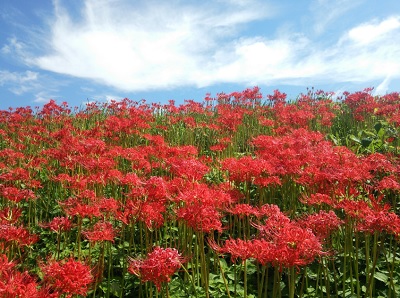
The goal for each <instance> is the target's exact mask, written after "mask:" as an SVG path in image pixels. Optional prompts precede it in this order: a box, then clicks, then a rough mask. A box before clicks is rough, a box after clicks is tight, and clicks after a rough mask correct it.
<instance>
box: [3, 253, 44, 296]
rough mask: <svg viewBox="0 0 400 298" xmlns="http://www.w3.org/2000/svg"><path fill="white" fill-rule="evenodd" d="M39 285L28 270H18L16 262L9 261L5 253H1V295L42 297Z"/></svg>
mask: <svg viewBox="0 0 400 298" xmlns="http://www.w3.org/2000/svg"><path fill="white" fill-rule="evenodd" d="M37 287H38V284H37V283H36V280H35V278H33V277H32V276H30V275H29V273H28V272H26V271H24V272H20V271H18V270H16V269H15V263H14V262H10V261H8V259H7V257H6V256H5V255H0V297H4V298H15V297H21V298H35V297H40V296H39V292H38V290H37ZM49 297H51V296H49Z"/></svg>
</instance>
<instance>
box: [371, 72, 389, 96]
mask: <svg viewBox="0 0 400 298" xmlns="http://www.w3.org/2000/svg"><path fill="white" fill-rule="evenodd" d="M390 81H391V75H388V76H387V77H386V78H385V79H384V80H383V81H382V83H380V84H379V85H378V87H376V89H375V90H374V95H385V94H386V93H387V92H388V90H389V84H390Z"/></svg>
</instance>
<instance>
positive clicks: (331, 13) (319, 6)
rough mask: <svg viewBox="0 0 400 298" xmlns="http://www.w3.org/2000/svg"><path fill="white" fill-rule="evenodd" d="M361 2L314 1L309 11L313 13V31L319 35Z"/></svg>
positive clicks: (354, 0) (339, 0)
mask: <svg viewBox="0 0 400 298" xmlns="http://www.w3.org/2000/svg"><path fill="white" fill-rule="evenodd" d="M362 2H363V1H362V0H336V1H331V0H314V1H312V4H311V7H310V10H311V12H312V13H313V18H314V19H313V21H314V26H313V28H314V31H315V33H317V34H321V33H323V32H324V31H325V29H326V27H327V26H329V25H330V24H331V23H333V22H334V21H335V20H337V19H338V18H340V17H341V16H343V15H344V14H345V13H347V12H348V11H350V10H352V9H354V8H356V7H357V6H359V5H361V4H362Z"/></svg>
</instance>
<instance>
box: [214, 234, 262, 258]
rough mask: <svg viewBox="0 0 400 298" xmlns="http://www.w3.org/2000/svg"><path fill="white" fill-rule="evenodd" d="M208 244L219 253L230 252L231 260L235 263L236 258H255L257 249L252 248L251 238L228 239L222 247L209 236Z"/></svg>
mask: <svg viewBox="0 0 400 298" xmlns="http://www.w3.org/2000/svg"><path fill="white" fill-rule="evenodd" d="M208 244H209V245H210V247H211V248H212V249H213V250H215V251H216V252H217V253H219V254H226V253H228V254H230V255H231V260H232V262H234V263H236V261H237V259H241V260H242V261H245V260H248V259H251V258H255V257H256V255H257V254H258V253H259V251H256V250H255V249H254V245H253V241H252V240H242V239H228V240H226V241H225V243H224V245H223V246H222V247H220V246H218V245H217V243H215V241H214V240H211V239H210V238H209V240H208Z"/></svg>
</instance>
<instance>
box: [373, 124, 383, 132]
mask: <svg viewBox="0 0 400 298" xmlns="http://www.w3.org/2000/svg"><path fill="white" fill-rule="evenodd" d="M374 128H375V130H376V133H379V131H380V130H381V128H382V123H381V122H377V123H376V124H375V125H374Z"/></svg>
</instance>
